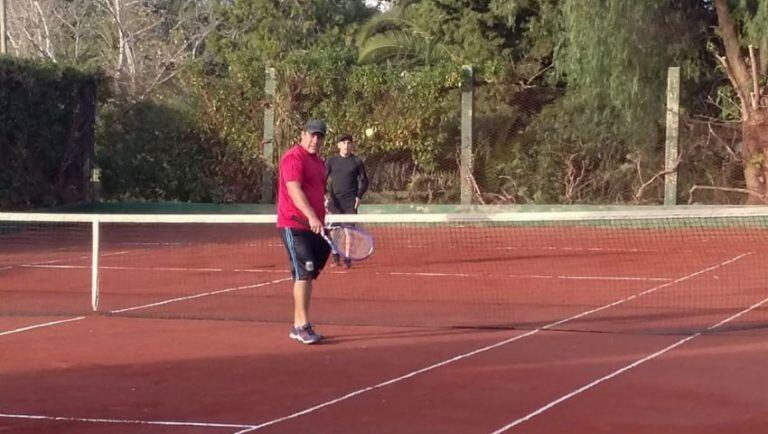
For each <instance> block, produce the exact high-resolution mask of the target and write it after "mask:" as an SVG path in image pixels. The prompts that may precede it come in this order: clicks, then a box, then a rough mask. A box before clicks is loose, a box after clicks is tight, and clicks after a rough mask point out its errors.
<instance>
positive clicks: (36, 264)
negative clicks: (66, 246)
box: [20, 250, 139, 268]
mask: <svg viewBox="0 0 768 434" xmlns="http://www.w3.org/2000/svg"><path fill="white" fill-rule="evenodd" d="M138 251H139V250H125V251H122V252H112V253H102V254H101V255H100V256H99V257H102V258H103V257H106V256H119V255H125V254H126V253H131V252H138ZM90 258H91V255H83V256H78V257H74V258H59V259H51V260H49V261H40V262H31V263H29V264H21V265H20V267H27V268H30V267H38V266H39V267H42V266H44V265H49V264H55V263H57V262H66V261H76V260H81V259H90ZM52 268H53V267H52ZM62 268H64V267H62ZM88 268H90V267H88Z"/></svg>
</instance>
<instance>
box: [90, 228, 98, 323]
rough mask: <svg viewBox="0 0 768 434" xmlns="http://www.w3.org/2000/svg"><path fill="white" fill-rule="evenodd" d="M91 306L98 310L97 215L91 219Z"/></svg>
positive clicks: (95, 310)
mask: <svg viewBox="0 0 768 434" xmlns="http://www.w3.org/2000/svg"><path fill="white" fill-rule="evenodd" d="M91 308H92V309H93V311H94V312H97V311H98V310H99V217H98V216H94V217H93V220H92V221H91Z"/></svg>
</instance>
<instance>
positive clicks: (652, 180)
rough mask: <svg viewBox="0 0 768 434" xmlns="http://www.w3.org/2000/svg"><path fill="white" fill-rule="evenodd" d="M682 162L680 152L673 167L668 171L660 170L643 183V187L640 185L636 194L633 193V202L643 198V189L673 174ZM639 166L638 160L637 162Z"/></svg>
mask: <svg viewBox="0 0 768 434" xmlns="http://www.w3.org/2000/svg"><path fill="white" fill-rule="evenodd" d="M682 161H683V153H682V152H681V153H680V155H678V156H677V160H675V165H674V166H672V167H670V168H669V169H665V170H662V171H660V172H658V173H656V174H655V175H653V176H652V177H651V179H649V180H648V181H646V182H644V183H643V185H641V186H640V187H639V188H638V189H637V192H635V202H638V201H639V200H640V198H641V197H642V196H643V193H645V189H646V188H648V187H649V186H650V185H651V184H653V183H654V182H655V181H656V180H657V179H659V178H661V177H662V176H665V175H667V174H669V173H674V172H675V171H677V168H678V166H680V162H682ZM638 165H639V160H638Z"/></svg>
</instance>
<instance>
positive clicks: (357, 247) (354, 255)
mask: <svg viewBox="0 0 768 434" xmlns="http://www.w3.org/2000/svg"><path fill="white" fill-rule="evenodd" d="M329 236H330V238H331V241H332V242H333V245H334V246H335V247H336V250H337V252H338V253H339V254H341V255H343V256H345V257H347V258H349V259H364V258H366V257H368V255H370V254H371V251H372V250H373V240H372V239H371V238H370V237H368V236H367V235H366V234H364V233H362V232H360V231H357V230H355V229H353V228H345V227H334V228H333V229H332V230H331V231H330V234H329Z"/></svg>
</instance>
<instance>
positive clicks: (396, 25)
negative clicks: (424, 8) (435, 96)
mask: <svg viewBox="0 0 768 434" xmlns="http://www.w3.org/2000/svg"><path fill="white" fill-rule="evenodd" d="M418 2H419V0H402V1H400V2H397V3H396V4H395V5H393V6H392V7H391V8H390V9H389V10H387V11H386V12H383V13H381V14H377V15H374V16H373V17H372V18H371V19H370V20H368V22H366V23H365V24H364V25H363V26H362V27H361V28H360V30H359V32H358V34H357V45H358V47H360V53H359V55H358V63H361V64H377V63H384V62H395V63H399V64H401V65H403V66H417V65H430V64H433V63H435V62H437V61H439V60H443V59H446V58H452V57H454V56H452V54H451V52H450V50H449V49H448V48H447V47H446V46H445V45H443V44H442V43H441V42H440V38H439V37H438V36H435V35H433V34H430V33H429V32H428V31H427V30H425V29H424V28H423V26H421V25H420V23H419V20H418V12H417V11H416V10H414V9H413V8H411V6H412V5H414V4H416V3H418Z"/></svg>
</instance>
